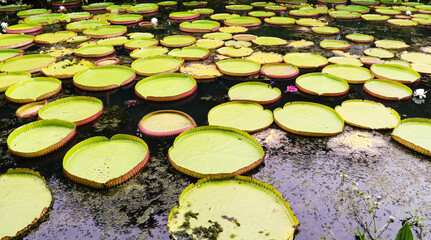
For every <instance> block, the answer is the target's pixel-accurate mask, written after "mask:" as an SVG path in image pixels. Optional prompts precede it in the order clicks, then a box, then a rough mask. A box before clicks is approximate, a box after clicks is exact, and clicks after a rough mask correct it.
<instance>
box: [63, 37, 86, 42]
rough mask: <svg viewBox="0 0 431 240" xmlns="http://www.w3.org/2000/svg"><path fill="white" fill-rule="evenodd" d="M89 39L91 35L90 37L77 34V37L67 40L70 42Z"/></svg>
mask: <svg viewBox="0 0 431 240" xmlns="http://www.w3.org/2000/svg"><path fill="white" fill-rule="evenodd" d="M88 40H90V37H88V36H76V37H73V38H69V39H67V41H66V42H68V43H83V42H86V41H88Z"/></svg>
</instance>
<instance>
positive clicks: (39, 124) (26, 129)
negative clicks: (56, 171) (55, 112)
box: [7, 119, 76, 158]
mask: <svg viewBox="0 0 431 240" xmlns="http://www.w3.org/2000/svg"><path fill="white" fill-rule="evenodd" d="M50 125H54V126H60V127H65V128H69V129H71V130H70V132H69V133H68V134H67V135H66V136H65V137H64V138H62V139H61V140H60V141H58V142H56V143H54V144H52V145H50V146H48V147H46V148H44V149H41V150H38V151H35V152H22V151H18V150H13V149H12V148H13V147H14V146H15V144H13V143H12V142H13V141H14V139H16V138H17V137H18V136H19V135H22V134H25V133H27V132H29V131H31V130H34V129H36V128H43V127H45V126H50ZM75 133H76V124H75V123H71V122H68V121H63V120H59V119H50V120H39V121H35V122H31V123H28V124H25V125H23V126H21V127H18V128H17V129H15V130H14V131H13V132H12V133H11V134H9V136H8V138H7V144H8V148H9V151H10V152H11V153H13V154H14V155H17V156H20V157H25V158H33V157H39V156H43V155H46V154H48V153H51V152H53V151H55V150H57V149H59V148H61V147H62V146H63V145H65V144H66V143H67V142H68V141H69V140H71V139H72V138H73V137H74V136H75Z"/></svg>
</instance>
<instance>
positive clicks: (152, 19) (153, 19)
mask: <svg viewBox="0 0 431 240" xmlns="http://www.w3.org/2000/svg"><path fill="white" fill-rule="evenodd" d="M158 21H159V20H157V18H151V23H152V24H153V25H157V22H158Z"/></svg>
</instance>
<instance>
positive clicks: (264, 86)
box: [228, 82, 281, 105]
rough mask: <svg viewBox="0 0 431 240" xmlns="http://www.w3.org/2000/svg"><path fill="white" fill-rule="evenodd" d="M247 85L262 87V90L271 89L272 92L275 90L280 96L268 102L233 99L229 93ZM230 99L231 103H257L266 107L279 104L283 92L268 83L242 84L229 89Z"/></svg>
mask: <svg viewBox="0 0 431 240" xmlns="http://www.w3.org/2000/svg"><path fill="white" fill-rule="evenodd" d="M245 85H260V86H262V88H265V89H268V88H269V89H271V90H275V91H276V92H278V93H279V94H278V96H277V97H276V98H273V99H268V100H264V101H259V100H251V99H244V98H241V99H235V98H232V96H230V95H229V92H231V91H232V90H233V89H235V88H240V87H242V86H245ZM228 98H229V101H242V102H255V103H259V104H262V105H265V104H270V103H274V102H277V101H278V100H280V99H281V91H280V89H278V88H276V87H272V86H271V85H269V84H267V83H263V82H242V83H238V84H236V85H234V86H232V87H231V88H229V91H228Z"/></svg>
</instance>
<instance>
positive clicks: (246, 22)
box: [224, 17, 262, 27]
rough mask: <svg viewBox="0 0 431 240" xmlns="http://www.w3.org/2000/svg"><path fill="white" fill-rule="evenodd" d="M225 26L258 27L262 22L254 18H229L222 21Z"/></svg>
mask: <svg viewBox="0 0 431 240" xmlns="http://www.w3.org/2000/svg"><path fill="white" fill-rule="evenodd" d="M224 24H225V25H227V26H241V27H253V26H259V25H261V24H262V22H261V21H260V20H259V18H255V17H230V18H227V19H225V20H224Z"/></svg>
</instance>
